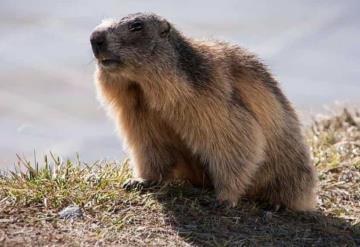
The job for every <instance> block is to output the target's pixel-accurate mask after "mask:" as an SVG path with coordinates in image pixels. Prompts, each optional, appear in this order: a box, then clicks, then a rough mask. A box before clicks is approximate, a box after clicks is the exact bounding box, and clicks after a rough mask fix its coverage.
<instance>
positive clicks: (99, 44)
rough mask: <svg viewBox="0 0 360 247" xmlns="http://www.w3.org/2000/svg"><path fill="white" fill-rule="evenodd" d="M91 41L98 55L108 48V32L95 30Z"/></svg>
mask: <svg viewBox="0 0 360 247" xmlns="http://www.w3.org/2000/svg"><path fill="white" fill-rule="evenodd" d="M90 42H91V47H92V50H93V52H94V55H95V57H96V56H97V55H99V53H100V52H102V51H104V50H105V49H106V33H105V32H104V31H94V32H93V33H92V34H91V36H90Z"/></svg>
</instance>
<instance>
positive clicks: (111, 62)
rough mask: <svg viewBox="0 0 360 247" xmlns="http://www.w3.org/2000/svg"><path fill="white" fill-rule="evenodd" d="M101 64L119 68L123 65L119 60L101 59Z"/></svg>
mask: <svg viewBox="0 0 360 247" xmlns="http://www.w3.org/2000/svg"><path fill="white" fill-rule="evenodd" d="M99 62H100V64H101V65H102V66H104V67H116V66H119V65H120V64H121V61H120V60H118V59H112V58H111V59H107V58H105V59H101V60H99Z"/></svg>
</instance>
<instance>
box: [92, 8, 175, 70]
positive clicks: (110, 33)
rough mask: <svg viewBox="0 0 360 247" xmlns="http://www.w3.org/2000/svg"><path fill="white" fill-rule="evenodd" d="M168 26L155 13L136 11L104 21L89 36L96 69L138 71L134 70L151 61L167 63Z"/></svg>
mask: <svg viewBox="0 0 360 247" xmlns="http://www.w3.org/2000/svg"><path fill="white" fill-rule="evenodd" d="M171 29H172V27H171V25H170V24H169V23H168V22H167V21H166V20H165V19H163V18H161V17H159V16H157V15H154V14H143V13H137V14H131V15H128V16H126V17H124V18H122V19H121V20H119V21H114V20H105V21H103V23H101V24H100V25H99V26H97V27H96V29H95V30H94V32H93V33H92V34H91V37H90V42H91V46H92V49H93V52H94V55H95V57H96V59H97V62H98V66H99V69H100V70H102V71H106V72H109V73H112V72H115V73H118V72H121V71H125V72H126V73H129V72H132V73H139V71H137V69H139V68H143V67H144V66H149V65H151V64H153V63H154V61H157V63H159V62H161V61H162V62H163V63H166V62H167V60H168V59H167V57H168V58H170V57H171V55H170V54H171V53H172V51H171V50H172V48H171V44H170V42H169V34H170V31H171ZM169 53H170V54H169ZM169 55H170V56H169ZM159 59H160V60H161V61H159Z"/></svg>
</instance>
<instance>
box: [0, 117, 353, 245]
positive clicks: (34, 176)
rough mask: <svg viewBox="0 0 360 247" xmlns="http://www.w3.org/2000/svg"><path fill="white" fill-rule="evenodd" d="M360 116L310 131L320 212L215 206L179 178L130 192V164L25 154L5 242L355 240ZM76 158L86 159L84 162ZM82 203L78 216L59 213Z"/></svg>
mask: <svg viewBox="0 0 360 247" xmlns="http://www.w3.org/2000/svg"><path fill="white" fill-rule="evenodd" d="M359 119H360V115H359V114H358V113H354V114H349V113H348V112H347V111H344V112H343V113H342V114H340V115H338V116H334V117H332V118H329V119H327V120H322V121H317V122H315V123H314V124H313V125H312V127H311V128H309V129H308V131H307V132H308V133H307V136H308V142H309V144H310V146H311V150H312V154H313V157H314V163H315V165H316V167H317V170H318V173H319V174H318V175H319V193H318V194H319V202H318V206H317V212H314V213H295V212H289V211H284V212H271V211H266V210H264V209H262V208H261V207H259V206H258V205H256V204H254V203H253V202H249V201H242V203H241V205H240V206H238V207H237V208H234V209H218V208H216V207H214V206H213V205H214V203H215V199H214V194H213V193H212V192H211V191H202V190H199V189H193V188H191V186H189V185H187V184H179V183H174V184H170V185H167V186H163V187H161V188H154V189H152V190H149V191H146V192H142V193H140V192H125V191H124V190H123V189H122V188H121V185H122V183H123V182H124V181H125V180H126V179H127V178H128V177H129V176H130V175H129V174H130V173H129V169H128V166H127V162H126V161H125V162H124V164H123V165H121V164H120V163H119V164H117V163H109V162H107V163H105V162H103V163H96V164H92V165H88V164H83V163H81V162H79V161H75V162H72V161H64V162H63V161H61V160H60V159H59V158H57V157H53V156H51V155H50V157H45V160H44V161H43V162H39V163H41V164H42V166H40V167H41V168H39V165H37V163H38V162H36V161H35V162H33V164H31V163H30V162H27V161H25V160H23V159H19V169H18V171H17V172H14V173H8V174H3V175H2V176H0V246H26V245H28V246H35V245H59V246H60V245H68V246H80V245H82V246H84V245H95V244H96V245H99V246H110V245H113V246H115V245H116V246H119V245H120V246H121V245H123V246H272V245H275V246H293V245H296V246H359V245H360V121H359ZM79 164H80V165H79ZM73 204H75V205H78V206H79V207H80V209H81V210H82V212H83V215H82V217H78V218H73V219H68V220H65V219H61V218H60V217H59V214H58V213H59V211H60V210H61V209H63V208H65V207H67V206H69V205H73Z"/></svg>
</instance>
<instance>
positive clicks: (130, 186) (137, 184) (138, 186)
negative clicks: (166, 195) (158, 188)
mask: <svg viewBox="0 0 360 247" xmlns="http://www.w3.org/2000/svg"><path fill="white" fill-rule="evenodd" d="M154 185H156V182H155V181H150V180H140V179H128V180H127V181H126V182H125V183H124V184H123V186H122V187H123V188H124V189H125V190H127V191H130V190H143V189H147V188H149V187H152V186H154Z"/></svg>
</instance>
